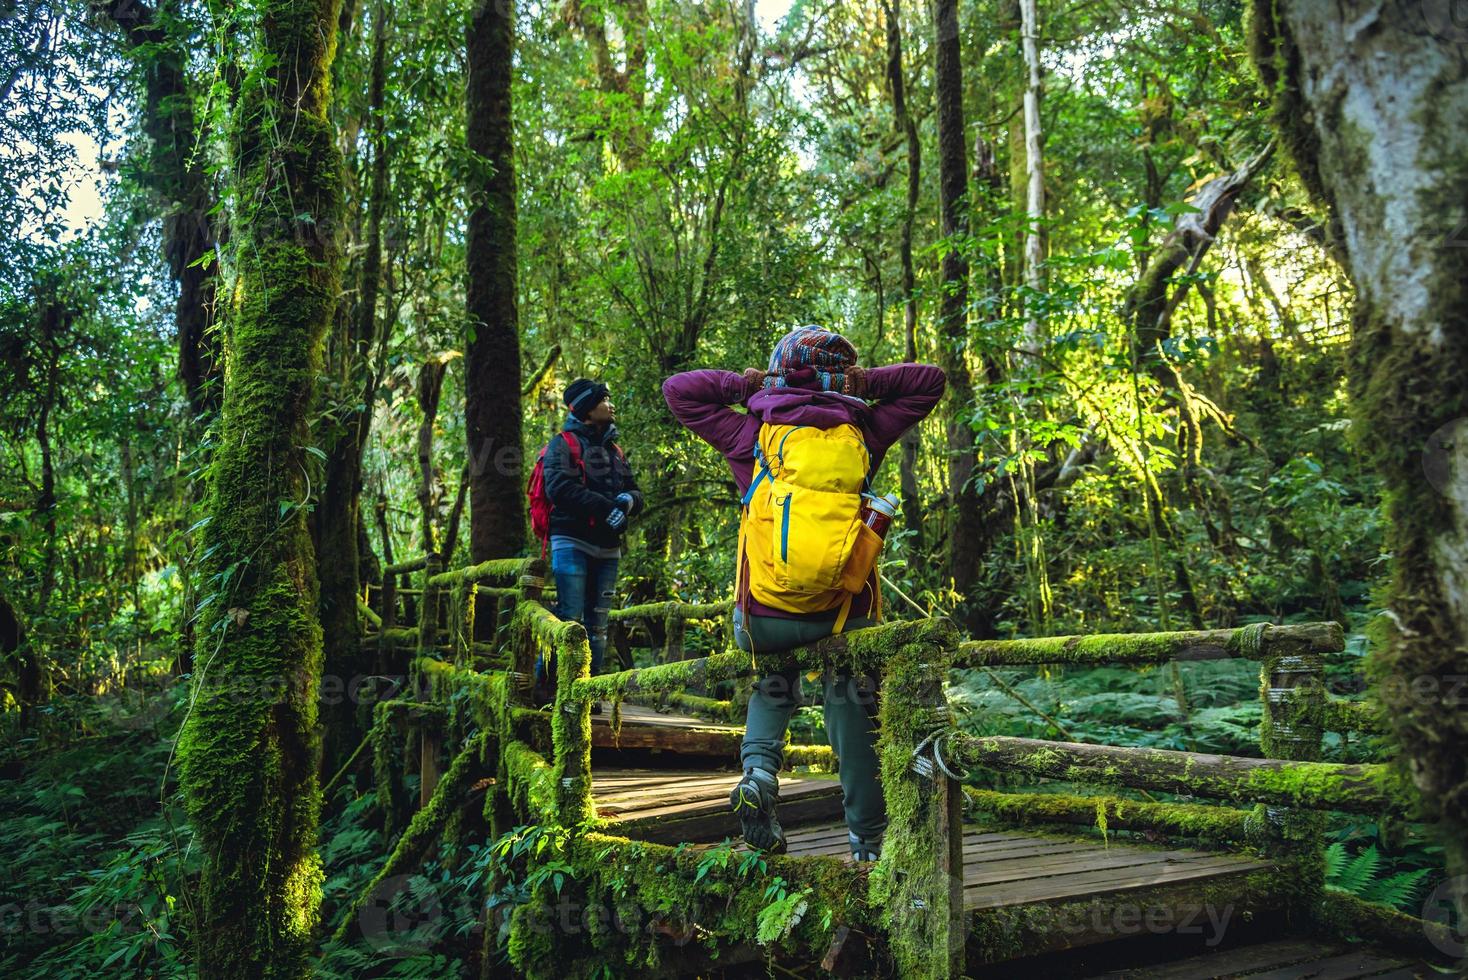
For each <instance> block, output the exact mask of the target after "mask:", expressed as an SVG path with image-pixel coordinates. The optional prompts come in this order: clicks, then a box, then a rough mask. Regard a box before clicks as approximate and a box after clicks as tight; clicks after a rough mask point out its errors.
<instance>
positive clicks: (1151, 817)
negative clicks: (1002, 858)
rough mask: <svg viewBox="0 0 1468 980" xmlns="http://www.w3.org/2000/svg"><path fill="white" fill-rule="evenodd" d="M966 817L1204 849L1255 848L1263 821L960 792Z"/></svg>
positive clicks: (1086, 799)
mask: <svg viewBox="0 0 1468 980" xmlns="http://www.w3.org/2000/svg"><path fill="white" fill-rule="evenodd" d="M963 792H964V798H965V802H966V803H967V804H968V808H969V811H970V812H972V813H975V814H977V815H979V816H982V817H987V818H989V819H992V820H998V821H1002V822H1003V823H1008V824H1014V825H1016V826H1021V827H1032V826H1044V825H1047V824H1068V825H1076V826H1082V827H1092V828H1095V829H1097V830H1101V831H1103V832H1106V833H1109V832H1110V831H1113V830H1131V831H1148V832H1152V833H1160V834H1167V835H1169V836H1177V837H1190V838H1196V839H1198V840H1201V841H1204V842H1207V843H1218V844H1224V843H1227V844H1251V845H1257V844H1261V843H1262V842H1263V840H1264V837H1265V826H1264V821H1263V820H1262V819H1260V817H1259V816H1258V815H1257V814H1255V813H1253V812H1252V811H1249V810H1236V809H1233V808H1232V807H1226V806H1208V805H1203V804H1197V803H1147V802H1143V801H1141V800H1123V799H1120V798H1118V797H1115V796H1070V795H1065V794H1060V793H1002V792H999V791H997V790H991V789H975V788H974V787H972V786H965V787H964V791H963Z"/></svg>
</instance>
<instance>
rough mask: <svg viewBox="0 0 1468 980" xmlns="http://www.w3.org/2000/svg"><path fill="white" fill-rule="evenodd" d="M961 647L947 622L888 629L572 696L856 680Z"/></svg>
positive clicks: (612, 678) (621, 680)
mask: <svg viewBox="0 0 1468 980" xmlns="http://www.w3.org/2000/svg"><path fill="white" fill-rule="evenodd" d="M552 618H554V617H552ZM957 642H958V632H957V630H956V629H955V628H954V626H953V624H952V623H950V622H948V621H947V620H941V619H937V620H935V619H927V620H920V621H917V622H911V623H888V624H885V625H882V626H873V627H869V628H867V629H861V630H853V631H852V632H850V633H842V634H839V635H837V636H831V637H827V638H826V639H824V640H820V641H818V642H816V643H813V644H811V645H810V646H806V647H799V648H797V649H795V650H790V651H787V652H785V653H780V654H774V655H769V656H758V657H751V656H750V655H748V654H743V653H724V654H716V655H714V656H711V657H702V658H699V659H697V660H684V661H681V662H678V663H671V664H660V665H658V666H656V667H644V668H642V669H640V670H624V671H621V672H620V673H616V674H603V675H601V676H599V677H594V678H590V679H588V680H583V681H578V682H577V683H576V684H575V685H574V687H573V688H572V691H571V693H572V695H573V696H574V697H576V698H586V699H602V700H616V699H618V698H625V697H626V696H627V695H629V694H633V693H636V692H652V691H676V690H680V689H682V688H685V687H707V686H708V685H709V684H712V683H715V682H717V681H725V680H733V679H734V678H736V677H744V676H747V675H751V674H759V673H768V672H773V671H780V670H787V669H795V670H805V671H810V670H826V669H833V670H838V671H847V672H849V673H852V674H880V673H881V672H882V670H883V667H884V666H885V665H886V664H887V663H888V662H889V661H890V660H891V659H892V656H893V653H894V651H896V650H898V649H900V648H902V647H904V646H906V645H909V644H914V643H916V644H926V645H929V646H931V647H933V648H935V649H936V648H946V649H950V650H951V649H953V648H954V647H955V646H956V644H957Z"/></svg>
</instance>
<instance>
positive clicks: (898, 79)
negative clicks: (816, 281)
mask: <svg viewBox="0 0 1468 980" xmlns="http://www.w3.org/2000/svg"><path fill="white" fill-rule="evenodd" d="M882 12H883V15H884V16H885V17H886V19H887V89H888V91H889V92H890V93H891V95H892V121H893V124H894V125H895V126H896V127H897V129H898V130H899V131H900V132H901V133H902V136H903V139H904V140H905V141H906V143H907V202H906V206H905V207H904V209H903V212H902V230H901V237H900V238H899V240H898V243H897V254H898V255H899V256H900V257H901V259H902V297H903V303H902V326H903V331H902V332H903V360H905V361H916V360H917V314H918V309H917V307H918V299H917V276H916V274H915V273H914V272H913V263H912V226H913V222H914V220H915V218H916V216H917V203H918V191H919V190H920V189H921V187H922V163H923V149H922V143H921V142H920V141H919V140H918V131H917V123H916V122H914V121H913V118H912V114H911V113H909V112H908V111H907V78H906V75H904V73H903V68H902V0H883V3H882ZM921 445H922V437H921V436H920V434H919V432H918V428H917V426H913V427H912V428H911V429H909V430H908V431H907V432H906V433H905V434H904V435H903V437H902V467H901V474H902V517H903V520H904V521H906V522H907V526H908V527H909V528H911V529H912V532H913V539H912V545H913V551H914V552H915V553H916V554H919V555H922V554H925V553H926V552H927V545H926V542H925V540H924V535H923V502H922V498H921V497H920V496H919V494H918V478H917V460H918V450H919V448H920V447H921Z"/></svg>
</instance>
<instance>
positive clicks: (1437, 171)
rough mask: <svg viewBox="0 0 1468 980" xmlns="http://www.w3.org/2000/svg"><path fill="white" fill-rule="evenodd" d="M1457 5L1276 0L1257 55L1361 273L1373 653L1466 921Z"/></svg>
mask: <svg viewBox="0 0 1468 980" xmlns="http://www.w3.org/2000/svg"><path fill="white" fill-rule="evenodd" d="M1451 9H1452V8H1451V5H1450V4H1432V3H1426V4H1377V3H1366V2H1363V0H1340V2H1338V3H1325V2H1322V0H1274V2H1269V3H1264V2H1260V3H1258V4H1257V5H1256V6H1255V9H1254V30H1255V32H1256V33H1255V37H1254V42H1255V46H1254V58H1255V62H1256V64H1257V65H1258V67H1259V70H1260V74H1261V75H1262V76H1263V79H1264V81H1265V83H1266V85H1267V86H1268V87H1269V88H1270V89H1271V90H1272V91H1273V93H1274V97H1275V116H1276V122H1277V123H1278V124H1279V126H1280V129H1281V131H1282V134H1283V137H1284V142H1285V145H1286V146H1287V147H1288V148H1289V149H1290V152H1291V154H1292V155H1293V156H1294V158H1295V162H1296V164H1297V165H1298V167H1299V170H1300V175H1301V177H1302V178H1304V181H1305V184H1306V186H1307V187H1309V188H1310V189H1311V191H1313V192H1314V193H1315V194H1316V195H1317V196H1318V197H1320V198H1321V199H1322V200H1323V201H1325V202H1326V203H1327V204H1328V205H1329V206H1330V207H1331V209H1332V211H1333V212H1334V216H1335V217H1336V218H1337V219H1338V220H1339V221H1340V225H1341V227H1342V228H1343V229H1344V236H1343V241H1342V246H1343V249H1344V252H1345V253H1346V259H1347V262H1346V265H1347V268H1348V269H1349V270H1350V273H1351V278H1352V279H1353V280H1354V282H1355V284H1356V305H1355V313H1354V324H1353V336H1352V341H1351V369H1350V378H1349V385H1350V392H1351V397H1352V400H1353V402H1354V409H1353V411H1354V414H1355V416H1356V422H1357V430H1356V432H1357V435H1358V437H1359V440H1358V441H1359V443H1360V448H1361V449H1362V450H1363V451H1364V452H1365V453H1366V454H1367V455H1368V456H1369V458H1370V459H1371V460H1372V462H1373V463H1374V465H1375V466H1376V468H1377V470H1378V471H1379V472H1380V473H1381V476H1382V480H1383V484H1384V488H1385V499H1386V506H1387V513H1388V514H1389V516H1390V518H1391V529H1390V531H1389V533H1388V541H1387V543H1386V545H1385V548H1386V550H1387V551H1389V552H1390V553H1391V555H1392V573H1393V574H1392V582H1391V586H1390V592H1389V596H1388V613H1387V615H1386V616H1384V617H1383V618H1382V620H1381V621H1380V622H1381V624H1382V626H1383V629H1382V630H1381V635H1380V639H1381V641H1382V642H1381V643H1380V644H1379V645H1378V649H1376V650H1375V651H1374V652H1373V654H1372V668H1373V673H1374V676H1375V679H1376V680H1377V681H1378V696H1379V697H1380V698H1381V699H1382V701H1383V703H1384V705H1385V707H1386V710H1387V715H1388V717H1390V718H1391V719H1392V724H1393V727H1394V730H1395V733H1396V737H1397V739H1398V741H1399V743H1400V745H1401V756H1400V758H1401V762H1402V764H1403V765H1404V766H1405V767H1406V768H1407V769H1408V771H1409V772H1410V773H1411V775H1412V779H1413V781H1414V782H1415V783H1416V785H1417V787H1418V788H1419V789H1420V790H1421V791H1422V802H1423V804H1424V807H1425V808H1426V812H1427V813H1429V814H1431V815H1432V816H1434V817H1435V818H1436V819H1437V821H1438V826H1439V830H1440V832H1441V839H1442V842H1443V845H1444V848H1445V851H1446V857H1447V865H1448V874H1449V875H1450V876H1453V877H1450V878H1449V881H1448V888H1449V890H1450V891H1451V892H1452V894H1453V896H1454V898H1455V899H1456V901H1457V903H1458V914H1459V919H1458V921H1459V922H1460V923H1461V922H1463V921H1468V751H1465V749H1468V711H1464V710H1463V706H1462V700H1461V695H1460V694H1458V693H1457V692H1458V691H1460V689H1461V687H1462V684H1461V679H1462V677H1463V675H1464V674H1468V451H1465V449H1464V447H1465V445H1468V422H1465V421H1464V420H1465V418H1468V248H1465V247H1464V245H1465V240H1464V239H1465V228H1468V211H1465V206H1468V204H1465V202H1468V166H1465V164H1464V161H1465V160H1468V59H1465V58H1464V56H1463V51H1464V47H1463V45H1464V42H1465V41H1468V31H1465V29H1464V28H1463V26H1462V24H1461V23H1455V22H1454V21H1453V20H1452V19H1451V16H1450V14H1451Z"/></svg>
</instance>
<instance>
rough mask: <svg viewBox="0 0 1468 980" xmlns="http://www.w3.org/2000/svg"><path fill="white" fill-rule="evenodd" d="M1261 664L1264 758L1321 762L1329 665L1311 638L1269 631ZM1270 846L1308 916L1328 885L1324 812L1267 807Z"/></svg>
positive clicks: (1293, 898) (1292, 905)
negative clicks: (1300, 637)
mask: <svg viewBox="0 0 1468 980" xmlns="http://www.w3.org/2000/svg"><path fill="white" fill-rule="evenodd" d="M1262 653H1263V656H1262V658H1261V660H1260V666H1259V686H1260V696H1261V698H1262V700H1263V717H1262V718H1261V719H1260V723H1259V747H1260V749H1261V750H1262V751H1263V753H1264V756H1265V758H1269V759H1284V760H1288V761H1293V762H1318V761H1320V758H1321V742H1322V737H1323V735H1324V731H1323V728H1322V726H1323V724H1324V721H1325V701H1326V692H1325V665H1324V660H1323V657H1322V656H1321V654H1320V653H1318V652H1316V651H1315V650H1314V649H1313V645H1312V644H1311V643H1310V641H1308V640H1304V639H1298V638H1293V637H1277V636H1276V637H1270V635H1269V633H1268V631H1267V630H1266V631H1265V635H1264V639H1263V651H1262ZM1264 813H1265V815H1266V816H1267V818H1268V821H1269V830H1270V834H1269V837H1270V841H1271V843H1270V846H1269V849H1270V850H1271V851H1272V852H1274V854H1273V856H1274V857H1275V858H1276V859H1277V860H1279V861H1280V862H1281V874H1282V877H1281V880H1287V881H1289V882H1290V884H1291V888H1290V891H1291V894H1290V900H1289V908H1288V913H1289V915H1290V917H1291V918H1296V917H1308V916H1309V915H1310V914H1311V910H1312V909H1314V908H1316V907H1317V905H1318V904H1319V903H1318V898H1319V895H1320V892H1321V890H1322V889H1323V888H1324V885H1325V858H1324V843H1323V841H1322V839H1321V836H1322V834H1323V833H1324V831H1325V817H1324V815H1322V814H1319V813H1316V812H1314V811H1310V810H1304V809H1300V808H1296V807H1275V806H1267V807H1265V808H1264Z"/></svg>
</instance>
